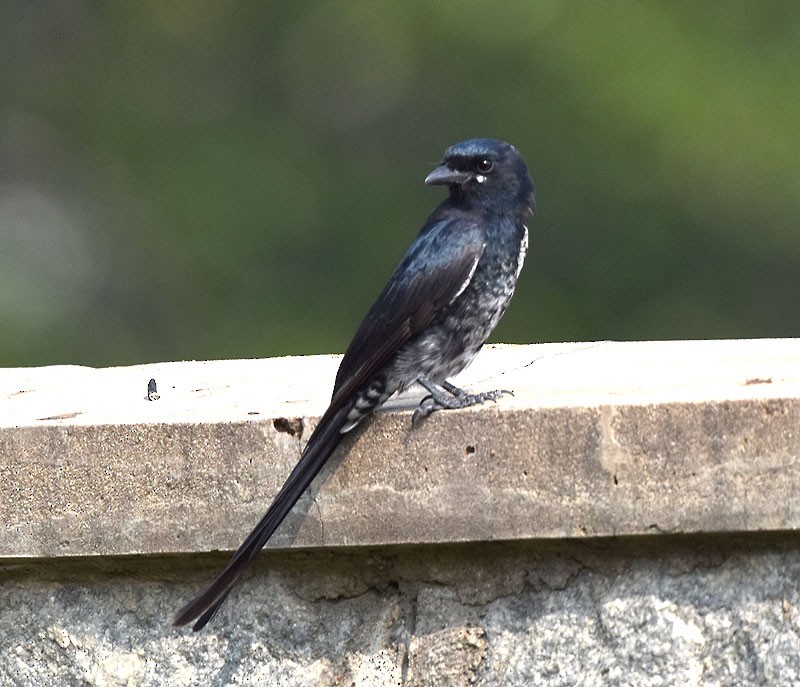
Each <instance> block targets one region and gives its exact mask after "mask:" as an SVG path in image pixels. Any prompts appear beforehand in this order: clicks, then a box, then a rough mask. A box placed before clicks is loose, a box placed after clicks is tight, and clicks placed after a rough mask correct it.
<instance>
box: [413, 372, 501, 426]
mask: <svg viewBox="0 0 800 687" xmlns="http://www.w3.org/2000/svg"><path fill="white" fill-rule="evenodd" d="M417 382H419V384H420V385H421V386H423V387H424V388H425V389H426V390H427V391H428V392H429V393H428V395H427V396H426V397H425V398H423V399H422V400H421V401H420V404H419V406H418V407H417V409H416V410H415V411H414V415H413V416H412V417H411V425H412V427H418V426H419V424H420V423H421V422H422V420H424V419H425V418H426V417H428V415H430V414H431V413H432V412H434V411H436V410H442V409H445V410H454V409H456V408H468V407H469V406H474V405H479V404H481V403H485V402H486V401H497V399H498V398H500V397H501V396H505V395H506V394H508V395H509V396H513V395H514V393H513V392H512V391H509V390H508V389H496V390H494V391H482V392H480V393H477V394H471V393H469V392H468V391H466V390H464V389H459V388H458V387H457V386H454V385H453V384H450V383H449V382H442V384H441V385H439V384H434V383H433V382H432V381H431V380H429V379H428V378H427V377H420V378H419V379H417Z"/></svg>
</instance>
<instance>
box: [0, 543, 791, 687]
mask: <svg viewBox="0 0 800 687" xmlns="http://www.w3.org/2000/svg"><path fill="white" fill-rule="evenodd" d="M221 562H222V560H221V559H220V558H219V557H217V558H216V559H214V560H211V559H210V558H209V557H205V558H203V559H202V560H198V557H197V556H194V557H190V556H180V557H169V558H158V559H146V560H142V559H139V560H136V559H134V560H130V561H127V565H128V567H127V568H125V567H120V566H121V565H123V564H120V563H119V562H117V563H116V564H115V565H114V566H112V564H110V563H108V561H105V562H102V561H101V562H98V561H80V560H69V559H60V560H59V561H52V562H49V563H45V562H42V563H36V564H34V563H27V564H25V565H24V566H20V567H16V568H13V567H5V568H0V580H2V586H0V608H2V609H3V610H2V613H1V614H0V684H1V685H70V686H71V685H75V686H78V685H108V686H110V685H114V686H116V685H142V686H151V685H187V686H188V685H213V686H223V685H326V686H333V685H339V686H348V687H349V686H350V685H367V686H373V685H374V686H383V685H404V686H411V685H413V686H414V687H417V686H421V685H424V686H431V687H433V686H436V687H439V686H445V687H449V686H458V687H461V686H465V685H487V686H488V685H493V686H494V685H510V686H516V685H520V686H528V685H541V686H546V687H567V686H568V685H569V686H571V685H582V686H586V687H601V686H603V687H605V686H609V687H618V686H626V687H643V686H644V687H648V686H653V687H655V686H661V685H676V686H680V687H699V686H701V685H702V686H703V687H730V686H732V685H736V686H745V687H747V686H753V685H794V684H800V610H799V609H800V587H798V581H799V580H800V538H799V537H798V536H797V535H783V536H782V537H778V536H776V535H761V536H759V537H756V536H754V535H747V536H742V535H739V536H738V538H737V537H735V536H730V535H726V536H722V535H718V536H717V537H707V536H706V537H703V536H697V537H690V538H678V537H674V536H662V537H657V538H654V537H646V538H640V539H634V540H632V539H624V538H620V539H612V540H573V541H570V542H560V543H557V544H556V543H551V544H541V543H539V544H535V543H526V542H516V543H510V544H509V543H500V542H491V543H483V544H462V545H450V546H426V547H418V546H407V547H400V548H398V549H396V550H394V551H388V550H386V549H380V550H358V551H355V550H353V551H347V550H343V549H339V550H334V551H333V552H327V551H324V550H319V551H315V552H288V553H287V552H274V553H272V554H271V555H270V556H269V560H268V561H262V562H261V564H260V565H259V566H258V570H257V571H256V572H255V573H254V574H253V575H252V576H251V577H250V578H249V579H248V580H247V581H246V582H245V584H243V585H242V587H241V588H240V589H238V590H237V591H236V592H235V593H234V594H233V595H232V597H231V598H230V599H229V601H228V602H227V604H226V606H225V607H224V609H223V610H222V612H221V613H220V615H219V617H218V618H217V619H215V621H214V623H213V624H212V625H211V626H210V627H209V628H207V629H206V631H204V632H202V633H199V634H192V633H191V632H186V631H185V630H173V629H171V628H170V627H169V615H170V613H171V611H172V610H173V609H174V608H176V607H177V606H179V605H180V604H181V603H182V602H183V601H184V600H185V599H186V598H187V597H188V596H189V595H190V594H192V593H194V592H195V591H197V590H198V588H199V585H200V584H201V580H205V579H207V578H208V576H209V575H210V574H211V573H212V571H213V570H214V569H215V568H216V565H217V564H219V563H221Z"/></svg>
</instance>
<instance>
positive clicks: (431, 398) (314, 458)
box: [173, 138, 535, 631]
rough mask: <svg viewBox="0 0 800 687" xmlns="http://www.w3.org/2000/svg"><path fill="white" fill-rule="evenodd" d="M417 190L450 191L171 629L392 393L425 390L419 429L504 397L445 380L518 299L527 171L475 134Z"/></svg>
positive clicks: (254, 551) (202, 613)
mask: <svg viewBox="0 0 800 687" xmlns="http://www.w3.org/2000/svg"><path fill="white" fill-rule="evenodd" d="M425 184H427V185H444V186H447V188H448V196H447V198H446V199H445V200H444V201H442V202H441V203H440V204H439V205H438V206H437V207H436V208H435V209H434V210H433V212H432V213H431V215H430V216H429V217H428V219H427V221H426V222H425V224H424V225H423V227H422V230H421V231H420V232H419V234H418V235H417V237H416V238H415V239H414V241H413V242H412V243H411V246H410V247H409V249H408V251H407V252H406V254H405V256H404V257H403V259H402V260H401V261H400V263H399V265H398V266H397V268H396V269H395V271H394V273H393V274H392V276H391V277H390V278H389V281H388V282H387V283H386V286H385V287H384V288H383V290H382V291H381V293H380V295H379V296H378V298H377V300H376V301H375V302H374V304H373V305H372V307H371V308H370V309H369V311H368V312H367V314H366V316H365V318H364V320H363V322H362V323H361V325H360V326H359V328H358V330H357V331H356V333H355V336H354V337H353V339H352V341H351V343H350V345H349V346H348V348H347V351H346V352H345V354H344V357H343V358H342V360H341V363H340V365H339V370H338V372H337V374H336V380H335V382H334V387H333V394H332V397H331V402H330V405H329V406H328V408H327V410H326V411H325V413H324V414H323V415H322V417H321V418H320V420H319V422H318V424H317V426H316V428H315V429H314V431H313V432H312V434H311V436H310V437H309V440H308V442H307V444H306V446H305V448H304V450H303V453H302V455H301V457H300V460H299V461H298V463H297V465H296V466H295V468H294V469H293V470H292V472H291V473H290V474H289V476H288V478H287V479H286V482H285V483H284V485H283V486H282V487H281V489H280V491H279V492H278V494H277V496H275V498H274V500H273V502H272V504H271V505H270V506H269V508H268V510H267V512H266V514H265V515H264V517H263V518H262V519H261V520H260V521H259V523H258V524H257V525H256V526H255V528H254V529H253V531H252V532H251V533H250V534H249V535H248V537H247V538H246V539H245V540H244V542H243V543H242V545H241V546H240V547H239V549H238V550H237V551H236V552H235V553H234V554H233V556H232V558H231V559H230V562H229V563H228V564H227V566H226V567H225V568H224V569H223V570H222V572H221V573H220V574H219V575H218V576H217V577H216V578H215V579H214V580H213V581H212V582H211V583H210V585H209V586H208V588H207V589H206V590H205V591H204V592H202V593H201V594H200V595H198V596H197V597H196V598H194V599H193V600H192V601H190V602H189V603H187V604H186V605H185V606H184V607H183V608H181V609H180V610H179V611H178V613H177V614H176V616H175V618H174V621H173V625H174V626H176V627H179V626H183V625H187V624H188V623H190V622H192V621H194V625H193V628H192V629H193V630H194V631H198V630H200V629H202V628H203V627H205V626H206V624H207V623H208V622H209V621H210V620H211V619H212V618H213V617H214V616H215V614H216V613H217V611H218V610H219V608H220V607H221V606H222V604H223V603H224V601H225V600H226V599H227V597H228V595H229V594H230V592H231V590H232V589H233V587H234V586H235V585H236V583H237V582H238V581H239V580H240V579H241V577H242V575H243V573H244V571H245V570H246V569H247V568H248V567H249V565H250V564H251V563H252V562H253V561H254V560H255V559H256V558H257V556H258V554H259V553H260V551H261V549H262V548H263V547H264V545H265V544H266V542H267V541H268V540H269V538H270V537H271V536H272V535H273V533H274V532H275V530H276V529H277V528H278V527H279V525H280V524H281V522H283V520H284V518H285V517H286V516H287V514H288V513H289V511H290V510H291V509H292V507H293V506H294V505H295V503H296V502H297V500H298V499H299V498H300V496H301V495H302V494H303V492H305V490H306V489H307V488H308V487H309V485H310V484H311V482H312V480H313V479H314V477H315V476H316V475H317V474H318V473H319V471H320V470H321V469H322V467H323V465H324V464H325V462H326V461H327V460H328V458H329V457H330V456H331V454H332V453H333V452H334V450H335V449H336V448H337V446H338V445H339V443H340V441H341V440H342V438H343V437H344V435H345V434H346V433H347V432H349V431H350V430H352V429H353V428H354V427H355V426H356V425H358V424H359V423H360V422H361V421H362V420H364V419H365V418H367V417H368V416H369V415H371V414H372V413H373V412H374V411H375V410H376V409H378V408H379V407H380V406H381V405H382V404H383V403H385V402H386V401H387V400H388V399H389V397H390V396H392V395H394V394H397V393H400V392H402V391H403V390H405V389H407V388H408V387H410V386H412V385H413V384H414V383H417V384H419V385H420V386H422V387H423V388H424V389H425V390H426V391H427V395H426V396H425V397H424V398H423V399H422V401H421V402H420V404H419V406H418V408H417V409H416V410H415V412H414V414H413V417H412V425H413V426H418V425H419V423H420V422H422V421H423V419H424V418H425V417H427V416H428V415H430V414H431V413H432V412H434V411H436V410H439V409H457V408H466V407H469V406H472V405H476V404H480V403H484V402H486V401H496V400H497V399H498V398H500V396H502V395H503V394H505V393H510V392H509V391H506V390H495V391H484V392H479V393H470V392H468V391H466V390H464V389H460V388H458V387H456V386H454V385H453V384H452V383H450V382H449V381H448V379H449V378H451V377H453V376H454V375H456V374H458V373H459V372H461V371H462V370H463V369H464V368H465V367H467V365H469V363H470V362H472V360H473V359H474V357H475V356H476V355H477V353H478V351H479V350H480V349H481V347H482V346H483V344H484V343H485V341H486V339H487V338H488V337H489V335H490V334H491V332H492V330H493V329H494V328H495V326H496V325H497V323H498V321H499V320H500V318H501V317H502V316H503V313H504V312H505V311H506V308H507V307H508V304H509V301H510V300H511V297H512V295H513V293H514V289H515V286H516V283H517V279H518V277H519V274H520V270H521V269H522V264H523V261H524V260H525V254H526V252H527V249H528V229H527V226H526V222H527V221H528V220H529V218H531V217H532V216H533V214H534V209H535V201H534V187H533V181H532V179H531V176H530V173H529V172H528V168H527V166H526V164H525V161H524V160H523V158H522V156H521V155H520V153H519V152H518V150H517V149H516V148H515V147H514V146H513V145H511V144H510V143H506V142H504V141H501V140H497V139H493V138H473V139H468V140H465V141H461V142H460V143H456V144H455V145H452V146H450V147H449V148H447V149H446V150H445V152H444V155H443V157H442V160H441V163H440V164H439V165H438V166H436V167H435V168H434V169H433V171H431V172H430V174H428V176H427V177H426V178H425Z"/></svg>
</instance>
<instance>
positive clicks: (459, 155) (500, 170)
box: [425, 138, 534, 216]
mask: <svg viewBox="0 0 800 687" xmlns="http://www.w3.org/2000/svg"><path fill="white" fill-rule="evenodd" d="M425 183H426V184H430V185H433V184H447V185H448V187H449V188H450V198H451V200H452V201H453V202H454V203H457V204H463V203H466V204H480V205H482V206H483V207H487V208H490V209H493V210H496V211H500V212H512V213H517V214H521V215H526V216H527V215H529V214H532V213H533V209H534V198H533V181H531V177H530V174H529V173H528V168H527V167H526V166H525V161H524V160H523V159H522V156H521V155H520V154H519V152H518V151H517V149H516V148H515V147H514V146H512V145H511V144H510V143H505V142H504V141H498V140H497V139H494V138H471V139H469V140H467V141H461V143H456V144H455V145H452V146H450V147H449V148H448V149H447V150H445V151H444V158H443V159H442V162H441V164H440V165H439V166H438V167H437V168H436V169H434V170H433V171H432V172H431V173H430V174H429V175H428V176H427V177H426V178H425Z"/></svg>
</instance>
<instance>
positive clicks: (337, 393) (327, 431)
mask: <svg viewBox="0 0 800 687" xmlns="http://www.w3.org/2000/svg"><path fill="white" fill-rule="evenodd" d="M484 247H485V237H484V234H483V232H482V231H481V230H480V229H479V228H478V226H477V225H476V224H474V223H472V222H468V221H465V220H463V219H456V220H449V221H440V222H433V223H429V224H428V225H426V226H425V227H424V228H423V230H422V231H421V232H420V235H419V236H418V237H417V239H416V240H415V241H414V243H413V244H412V245H411V248H410V249H409V251H408V253H407V254H406V257H405V258H404V259H403V261H402V262H401V263H400V265H399V266H398V267H397V269H396V270H395V272H394V274H393V275H392V278H391V279H390V280H389V283H388V284H387V286H386V288H384V290H383V292H382V293H381V295H380V296H379V297H378V300H377V301H376V302H375V304H374V305H373V306H372V308H370V310H369V312H368V313H367V316H366V318H365V319H364V322H363V323H362V324H361V327H359V329H358V331H357V332H356V335H355V338H354V339H353V342H352V343H351V344H350V346H349V348H348V349H347V353H346V354H345V356H344V358H343V360H342V363H341V365H340V367H339V372H338V375H337V377H336V385H335V387H334V394H333V399H332V400H331V404H330V406H329V407H328V409H327V410H326V411H325V414H324V415H323V416H322V418H321V419H320V421H319V423H318V424H317V427H316V428H315V429H314V431H313V433H312V434H311V437H310V438H309V440H308V444H306V447H305V449H304V450H303V455H302V456H301V458H300V461H299V462H298V463H297V465H296V466H295V468H294V470H292V472H291V474H290V475H289V477H288V478H287V479H286V482H285V483H284V485H283V487H281V490H280V491H279V492H278V494H277V495H276V496H275V499H274V501H273V502H272V504H271V505H270V507H269V509H268V510H267V512H266V514H265V515H264V517H263V518H262V519H261V521H260V522H259V523H258V524H257V525H256V526H255V528H254V529H253V531H252V532H251V533H250V534H249V535H248V537H247V538H246V539H245V540H244V542H242V545H241V546H240V547H239V549H238V550H237V551H236V553H234V555H233V557H232V558H231V560H230V561H229V563H228V565H227V566H226V567H225V569H224V570H223V571H222V572H221V573H220V574H219V575H218V576H217V577H216V579H214V581H213V582H211V584H210V585H209V586H208V588H207V589H206V590H205V591H204V592H202V593H201V594H200V595H199V596H197V597H196V598H195V599H193V600H192V601H190V602H189V603H188V604H186V605H185V606H184V607H183V608H182V609H181V610H180V611H178V614H177V616H176V618H175V620H174V623H173V624H174V625H184V624H186V623H188V622H191V621H192V620H197V622H196V623H195V624H194V627H193V629H194V630H199V629H201V628H202V627H203V626H205V625H206V623H208V621H209V620H211V618H212V617H213V616H214V614H215V613H216V612H217V610H218V609H219V608H220V606H221V605H222V603H223V602H224V601H225V599H226V598H227V596H228V594H229V593H230V590H231V589H232V588H233V585H234V584H236V582H237V581H238V580H239V578H240V577H241V576H242V573H243V572H244V571H245V569H246V568H247V567H248V566H249V565H250V563H251V562H252V561H253V560H254V559H255V557H256V556H257V555H258V552H259V551H260V550H261V548H262V547H263V546H264V544H265V543H266V542H267V540H268V539H269V538H270V537H271V536H272V534H273V533H274V532H275V530H276V529H277V528H278V526H279V525H280V524H281V522H283V519H284V518H285V517H286V515H287V514H288V512H289V511H290V510H291V508H292V507H293V506H294V504H295V503H296V502H297V500H298V499H299V498H300V495H301V494H302V493H303V492H304V491H305V490H306V489H307V488H308V485H309V484H310V483H311V481H312V480H313V479H314V477H315V476H316V475H317V473H319V471H320V469H321V468H322V466H323V465H324V464H325V462H326V461H327V459H328V457H329V456H330V455H331V453H332V452H333V450H334V449H335V448H336V446H337V444H338V443H339V441H340V439H341V436H342V435H341V433H340V431H339V430H340V429H341V428H342V427H343V426H344V425H345V422H346V419H347V413H348V412H349V410H350V407H351V406H350V404H351V403H352V401H353V398H354V394H355V393H356V392H358V390H359V389H360V388H361V387H362V386H364V385H365V384H366V383H367V382H368V381H369V380H370V379H371V378H372V376H373V375H374V374H376V372H378V371H379V370H380V369H381V367H382V366H383V365H384V364H385V363H386V362H387V361H388V360H389V359H390V358H391V357H392V356H393V355H394V354H395V353H397V351H398V350H399V349H400V348H401V346H402V345H403V344H404V343H405V342H406V341H408V340H409V339H410V338H411V337H413V336H414V335H415V334H417V333H419V332H420V331H422V330H423V329H425V327H427V326H428V325H429V324H430V323H431V321H432V320H433V319H434V317H436V315H437V314H438V313H440V312H441V311H442V309H443V308H445V307H447V305H449V304H450V303H451V302H452V301H453V300H454V299H455V298H456V297H457V296H458V295H459V294H460V293H461V291H463V290H464V289H465V288H466V287H467V285H468V284H469V280H470V278H471V277H472V274H473V272H474V271H475V267H476V265H477V264H478V260H479V259H480V256H481V255H482V254H483V250H484Z"/></svg>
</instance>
